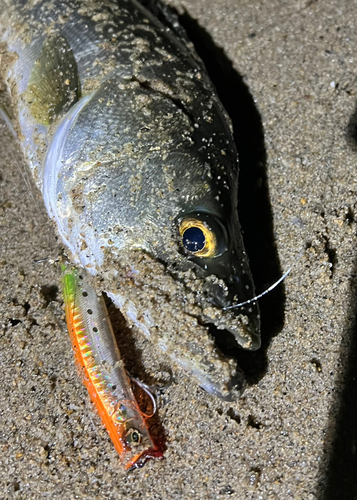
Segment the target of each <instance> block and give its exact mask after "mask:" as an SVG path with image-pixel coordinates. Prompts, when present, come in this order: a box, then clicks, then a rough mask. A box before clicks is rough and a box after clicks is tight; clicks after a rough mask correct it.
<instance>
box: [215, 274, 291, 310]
mask: <svg viewBox="0 0 357 500" xmlns="http://www.w3.org/2000/svg"><path fill="white" fill-rule="evenodd" d="M293 267H294V266H291V267H289V269H288V270H287V271H286V273H284V274H283V275H282V277H281V278H279V279H278V281H276V282H275V283H273V284H272V285H271V286H270V287H269V288H267V289H266V290H265V291H264V292H262V293H261V294H259V295H256V296H255V297H253V298H252V299H249V300H245V301H244V302H239V304H233V305H232V306H228V307H224V308H223V311H228V309H235V308H236V307H241V306H245V305H247V304H251V303H252V302H255V301H256V300H258V299H261V298H262V297H264V295H266V294H267V293H269V292H271V291H272V290H274V288H275V287H277V286H278V285H279V284H280V283H281V282H282V281H284V280H285V278H286V277H287V275H288V274H289V273H290V271H291V270H292V268H293Z"/></svg>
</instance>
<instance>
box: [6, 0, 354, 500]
mask: <svg viewBox="0 0 357 500" xmlns="http://www.w3.org/2000/svg"><path fill="white" fill-rule="evenodd" d="M171 5H173V6H175V7H177V8H178V9H181V12H183V10H182V7H185V9H186V10H187V13H188V14H186V15H185V16H184V19H183V21H184V23H186V25H187V27H188V30H189V31H191V30H193V34H192V37H193V38H196V37H197V38H198V40H196V43H197V44H198V46H200V44H201V45H202V47H201V49H200V50H203V52H202V54H203V55H205V57H206V58H207V65H208V66H212V67H211V71H212V72H213V77H214V79H215V83H216V85H217V87H218V88H219V90H220V91H221V92H223V98H224V100H225V105H226V108H227V110H228V112H229V113H230V114H231V116H232V119H233V122H234V125H235V130H236V135H237V143H238V149H239V152H240V156H241V171H242V174H241V186H240V216H241V219H242V225H243V228H244V234H245V239H246V245H247V250H248V253H249V256H250V259H251V264H252V270H253V274H254V278H255V281H256V286H257V289H258V291H262V290H264V289H265V288H266V287H267V286H269V285H270V284H271V283H273V282H274V280H275V279H277V278H279V276H280V275H281V273H282V272H284V271H285V270H287V269H288V268H289V267H290V266H292V265H293V268H292V271H291V273H290V275H289V277H288V278H287V279H286V281H285V283H284V285H283V286H281V287H280V288H279V289H277V290H275V291H274V292H272V293H271V294H269V295H267V296H265V297H264V298H263V299H262V300H261V308H262V337H263V346H262V349H261V350H260V351H258V352H257V353H256V354H251V353H239V354H238V355H237V356H238V358H239V362H240V364H241V366H242V367H243V369H244V370H245V372H246V375H247V378H248V382H249V385H248V388H247V389H246V391H245V393H244V396H243V398H242V399H240V400H239V401H237V402H235V403H224V402H222V401H220V400H218V399H215V398H214V397H212V396H210V395H208V394H206V393H205V392H204V391H202V390H201V389H200V388H199V387H196V386H194V385H193V384H192V383H191V381H190V380H189V378H188V377H187V376H186V375H185V374H184V373H183V372H182V371H181V370H180V369H178V368H177V367H174V366H173V367H172V371H173V382H172V384H171V386H170V387H168V388H166V389H165V390H164V391H162V393H161V394H159V395H158V403H159V411H158V420H159V423H158V424H157V425H158V426H159V429H160V431H163V432H164V433H165V435H166V446H167V450H166V452H165V459H164V460H163V461H161V462H154V461H151V462H148V463H147V464H146V465H145V467H144V468H143V469H141V470H137V471H134V472H131V473H129V474H128V473H125V472H124V471H123V469H122V467H121V465H120V462H119V459H118V457H117V455H116V452H115V451H114V448H113V446H112V444H111V442H110V440H109V438H108V436H107V434H106V432H105V430H104V429H103V428H102V426H101V423H100V420H99V418H98V416H97V415H96V414H95V411H94V409H93V407H92V405H91V403H90V402H89V399H88V396H87V394H86V391H85V388H84V386H82V384H81V381H80V379H79V377H78V375H77V371H76V368H75V366H74V362H73V357H72V352H71V346H70V341H69V338H68V334H67V331H66V325H65V318H64V312H63V307H62V304H63V301H62V295H61V285H60V274H59V270H58V266H57V265H56V264H53V263H52V262H51V259H56V258H57V256H58V253H59V247H60V245H59V243H60V242H58V241H57V240H56V235H55V232H54V230H53V228H52V226H51V225H50V224H49V222H48V219H47V215H46V212H45V209H44V207H43V205H42V202H41V199H40V198H39V197H38V195H37V193H36V190H35V188H34V187H33V186H32V187H31V186H29V185H28V183H26V182H25V178H24V175H23V172H24V169H26V165H24V161H23V159H22V156H21V153H20V151H19V147H18V145H17V143H16V141H15V139H14V138H13V137H12V135H11V133H10V132H9V131H8V130H7V129H6V128H5V127H2V128H1V129H0V152H1V154H0V242H1V244H0V266H1V273H0V366H1V374H2V381H1V384H0V414H1V418H0V440H1V452H0V463H1V466H0V482H1V485H0V498H4V499H12V498H14V499H26V500H27V499H40V498H41V499H42V498H51V499H57V498H58V499H60V498H61V499H106V498H108V499H120V498H129V499H139V498H140V499H144V498H149V499H185V500H188V499H195V500H196V499H208V498H213V499H227V498H232V499H237V500H240V499H264V500H268V499H269V500H272V499H279V500H282V499H289V498H293V499H303V500H315V499H319V500H320V499H321V500H322V499H330V498H331V499H336V498H341V499H342V498H343V499H355V498H357V481H356V474H355V471H356V466H357V459H356V439H357V432H356V401H357V394H356V392H357V391H356V387H355V384H356V376H357V368H356V366H357V362H356V361H357V360H356V354H355V340H354V332H355V327H354V320H355V313H356V306H355V303H356V284H357V281H356V276H357V274H356V251H355V248H356V220H357V219H356V217H357V214H356V189H357V178H356V174H355V169H356V163H357V149H356V146H355V140H356V138H357V135H356V134H354V132H355V131H356V130H355V123H357V120H355V119H354V112H355V106H356V92H357V69H356V58H357V55H356V54H357V37H356V30H355V27H356V25H357V5H356V4H355V2H352V1H351V0H343V1H342V0H331V1H329V2H321V1H314V0H298V1H295V2H288V1H281V0H280V1H277V0H272V1H270V2H264V1H263V0H256V1H254V2H252V1H249V0H240V1H239V2H235V1H233V0H195V1H192V0H191V1H189V0H187V1H184V0H171ZM198 27H201V28H202V30H200V29H198ZM217 48H218V49H217ZM220 49H222V51H221V50H220ZM230 64H232V65H233V66H232V67H231V66H230ZM216 80H217V81H216ZM220 87H221V89H220ZM44 258H48V259H47V260H45V261H43V262H40V263H38V262H36V261H38V260H39V259H44ZM126 351H128V347H127V348H126ZM130 355H131V360H130V361H129V364H130V368H131V370H132V371H133V372H134V373H135V372H137V373H139V374H141V375H142V376H143V378H146V380H151V381H152V380H155V374H156V373H159V372H160V369H161V368H162V366H164V367H165V364H166V365H167V360H166V359H165V358H164V357H163V356H161V355H160V354H158V353H157V352H156V349H155V348H152V347H151V346H150V345H149V344H148V343H147V342H144V341H143V342H140V341H138V342H137V344H136V347H135V351H134V354H133V353H130V352H129V354H128V352H127V356H129V358H130ZM139 365H140V366H139Z"/></svg>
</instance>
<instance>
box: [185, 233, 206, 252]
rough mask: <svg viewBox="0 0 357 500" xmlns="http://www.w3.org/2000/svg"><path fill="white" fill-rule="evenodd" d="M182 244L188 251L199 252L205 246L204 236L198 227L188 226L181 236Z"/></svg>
mask: <svg viewBox="0 0 357 500" xmlns="http://www.w3.org/2000/svg"><path fill="white" fill-rule="evenodd" d="M182 241H183V246H184V247H185V248H186V250H188V251H189V252H192V253H195V252H199V251H200V250H202V249H203V248H204V247H205V243H206V238H205V235H204V234H203V231H202V229H200V228H199V227H189V228H188V229H186V231H185V232H184V233H183V236H182Z"/></svg>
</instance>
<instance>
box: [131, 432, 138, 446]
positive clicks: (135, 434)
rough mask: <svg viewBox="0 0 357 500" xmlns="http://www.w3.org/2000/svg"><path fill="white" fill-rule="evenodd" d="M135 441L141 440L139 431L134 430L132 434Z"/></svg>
mask: <svg viewBox="0 0 357 500" xmlns="http://www.w3.org/2000/svg"><path fill="white" fill-rule="evenodd" d="M131 437H132V439H133V441H134V443H138V442H139V434H138V433H137V432H133V433H132V435H131Z"/></svg>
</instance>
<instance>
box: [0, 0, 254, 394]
mask: <svg viewBox="0 0 357 500" xmlns="http://www.w3.org/2000/svg"><path fill="white" fill-rule="evenodd" d="M158 5H159V4H158ZM0 10H1V12H0V40H2V42H3V43H2V63H1V75H0V76H1V78H2V80H3V81H4V82H5V83H6V85H7V88H8V92H9V94H10V95H11V101H12V104H13V109H14V111H15V113H14V123H15V128H16V129H17V132H18V135H19V138H20V141H21V144H22V148H23V151H24V154H25V156H26V158H27V162H28V164H29V166H30V168H31V171H32V173H33V176H34V178H35V180H36V183H37V185H38V187H39V189H40V190H41V193H42V195H43V199H44V201H45V205H46V207H47V210H48V213H49V215H50V217H51V218H52V219H53V220H54V222H55V225H56V229H57V231H58V233H59V234H60V236H61V237H62V240H63V242H64V243H65V245H66V248H67V252H68V255H69V256H70V257H71V259H72V261H73V262H74V263H76V264H78V265H80V266H83V267H84V268H86V269H87V270H88V271H89V272H90V273H91V275H92V276H93V283H92V284H93V285H94V286H95V287H96V289H97V290H102V291H105V292H106V293H107V294H108V295H109V296H110V297H111V299H112V300H113V301H114V303H115V304H116V305H117V306H118V307H119V308H120V309H121V311H122V313H123V314H124V316H125V317H126V319H127V321H128V322H129V323H130V324H131V325H134V326H136V327H138V328H139V329H140V330H141V331H142V332H143V333H144V335H145V336H147V337H148V338H149V339H150V340H151V341H152V342H154V343H155V344H157V345H158V346H159V347H160V348H161V349H162V350H163V351H164V352H165V353H167V354H168V355H169V356H170V357H171V359H172V360H173V361H174V362H177V363H178V364H179V365H181V366H182V367H183V368H184V369H185V370H187V371H188V372H189V373H190V374H191V375H192V376H193V378H194V379H195V380H196V381H197V383H198V384H199V385H200V386H201V387H203V388H204V389H205V390H207V391H208V392H210V393H211V394H215V395H217V396H219V397H221V398H223V399H234V398H236V397H238V396H239V394H240V393H241V390H242V386H243V381H242V378H241V376H240V375H239V374H238V375H237V374H236V366H235V362H234V361H233V360H230V359H227V358H225V357H224V356H223V355H222V354H221V353H220V352H219V351H218V350H217V348H216V347H215V345H214V340H213V338H212V336H211V335H210V333H209V328H210V325H214V327H215V328H216V329H218V330H228V331H229V332H230V333H231V334H233V336H234V337H235V339H236V341H237V344H238V345H240V346H241V347H242V348H244V349H250V350H254V349H257V348H258V347H259V346H260V317H259V308H258V305H257V303H256V302H251V303H249V304H248V305H247V306H246V307H240V308H236V309H230V310H226V309H225V308H226V307H229V306H231V305H232V304H234V303H238V302H244V301H245V300H248V299H251V298H252V297H254V295H255V290H254V284H253V280H252V276H251V272H250V269H249V263H248V259H247V256H246V253H245V250H244V245H243V241H242V236H241V230H240V225H239V220H238V214H237V189H238V159H237V152H236V148H235V145H234V141H233V136H232V129H231V124H230V121H229V119H228V117H227V114H226V112H225V111H224V109H223V107H222V105H221V103H220V101H219V99H218V98H217V96H216V92H215V89H214V87H213V85H212V84H211V82H210V80H209V78H208V75H207V73H206V71H205V68H204V66H203V63H202V62H201V60H200V59H199V58H198V56H197V55H196V54H195V52H194V49H193V47H192V45H191V44H190V43H189V41H188V40H187V39H186V37H185V35H184V33H183V31H182V30H180V29H179V28H178V27H177V23H176V24H175V19H173V21H172V23H171V27H170V26H164V25H163V24H161V23H160V22H159V21H158V20H157V19H156V18H155V17H154V16H153V15H152V14H151V13H150V12H148V11H147V10H146V9H144V8H143V7H142V6H141V5H140V4H139V3H138V2H136V1H135V0H119V1H116V2H114V1H110V0H105V1H101V2H99V1H96V0H93V1H85V2H84V1H81V0H74V1H72V0H71V1H69V0H65V1H57V0H54V1H49V0H39V1H33V2H26V1H24V0H1V9H0ZM168 23H169V24H170V19H168Z"/></svg>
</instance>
